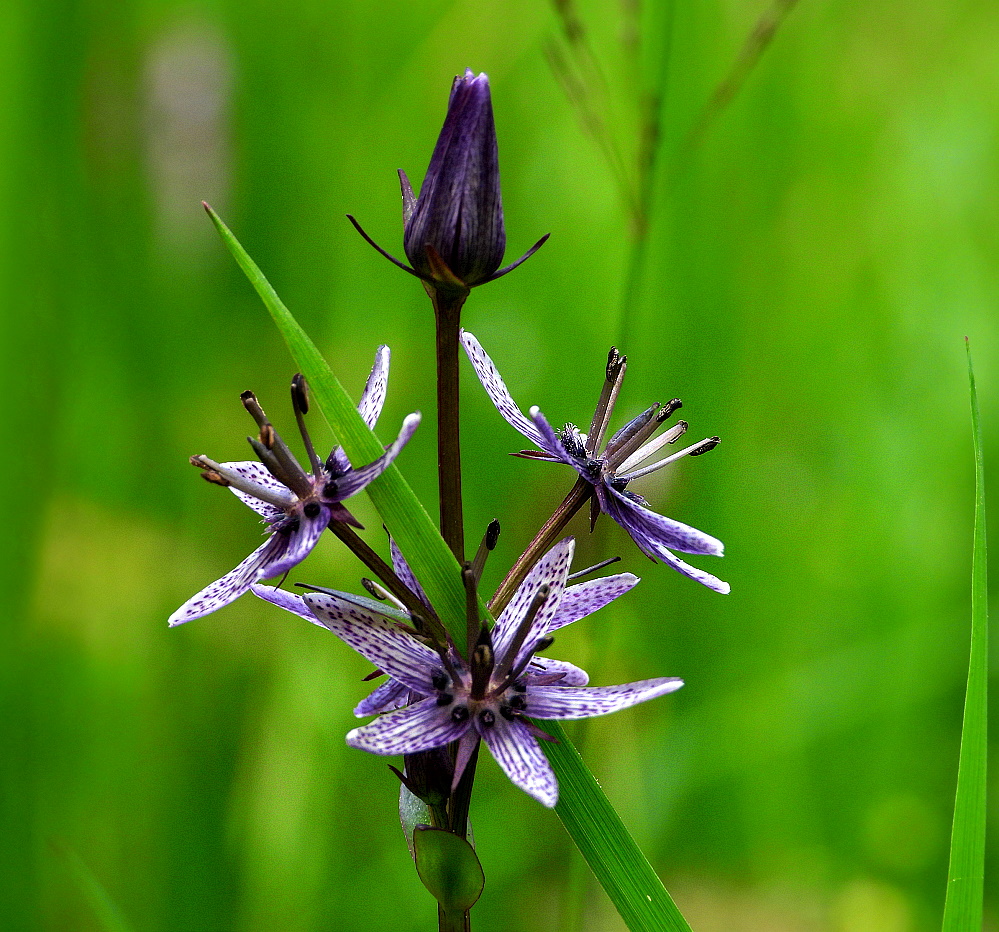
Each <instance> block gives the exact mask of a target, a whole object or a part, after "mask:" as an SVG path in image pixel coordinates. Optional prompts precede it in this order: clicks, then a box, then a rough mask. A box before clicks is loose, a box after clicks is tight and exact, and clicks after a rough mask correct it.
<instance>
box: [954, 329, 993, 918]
mask: <svg viewBox="0 0 999 932" xmlns="http://www.w3.org/2000/svg"><path fill="white" fill-rule="evenodd" d="M965 343H966V346H967V351H968V379H969V383H970V386H971V426H972V432H973V434H974V444H975V544H974V550H973V553H972V559H971V656H970V659H969V661H968V691H967V693H966V695H965V699H964V724H963V726H962V730H961V754H960V760H959V762H958V769H957V793H956V796H955V799H954V828H953V831H952V833H951V840H950V867H949V869H948V871H947V897H946V901H945V903H944V915H943V932H972V930H978V929H981V927H982V896H983V893H984V885H985V803H986V785H985V772H986V757H987V753H988V718H987V704H986V703H987V698H988V654H989V651H988V636H989V627H988V626H989V607H988V576H987V567H986V546H985V543H986V542H985V466H984V460H983V457H982V425H981V421H980V419H979V414H978V395H977V393H976V391H975V371H974V368H973V366H972V363H971V346H970V344H968V343H967V340H966V341H965Z"/></svg>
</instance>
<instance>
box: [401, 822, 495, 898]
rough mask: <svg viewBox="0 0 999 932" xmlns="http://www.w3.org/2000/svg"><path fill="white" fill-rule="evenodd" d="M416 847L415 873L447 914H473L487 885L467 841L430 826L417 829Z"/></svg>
mask: <svg viewBox="0 0 999 932" xmlns="http://www.w3.org/2000/svg"><path fill="white" fill-rule="evenodd" d="M413 843H414V845H415V847H416V872H417V873H418V874H419V875H420V880H421V881H422V882H423V886H425V887H426V888H427V889H428V890H429V891H430V893H431V895H432V896H433V898H434V899H435V900H437V902H438V903H440V904H441V906H442V907H443V908H444V911H445V912H446V913H463V912H467V911H468V910H470V909H471V908H472V907H473V906H474V905H475V902H476V900H478V898H479V897H480V896H481V895H482V887H483V886H484V885H485V882H486V878H485V874H483V873H482V865H481V864H480V863H479V859H478V857H477V856H476V854H475V849H474V848H472V846H471V845H470V844H469V843H468V842H467V841H465V839H464V838H459V837H458V836H457V835H452V834H451V833H450V832H446V831H445V830H444V829H442V828H431V827H430V826H429V825H418V826H416V830H415V831H414V832H413Z"/></svg>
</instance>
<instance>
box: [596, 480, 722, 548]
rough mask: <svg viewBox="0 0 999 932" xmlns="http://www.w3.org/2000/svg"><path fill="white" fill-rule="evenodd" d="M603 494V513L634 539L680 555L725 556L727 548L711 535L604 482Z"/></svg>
mask: <svg viewBox="0 0 999 932" xmlns="http://www.w3.org/2000/svg"><path fill="white" fill-rule="evenodd" d="M600 492H602V493H603V494H602V495H601V496H600V498H601V502H600V504H601V506H602V507H603V510H604V511H606V512H607V514H609V515H610V516H611V517H612V518H613V519H614V520H615V521H617V523H618V524H620V525H621V526H622V527H623V528H624V529H625V530H626V531H627V532H628V533H629V534H631V536H632V537H636V535H637V536H638V537H641V538H642V539H643V540H651V541H655V542H656V543H658V544H660V545H661V546H663V547H669V549H670V550H679V551H680V552H681V553H697V554H710V555H711V556H715V557H720V556H723V555H724V553H725V545H724V544H723V543H722V542H721V541H720V540H718V539H717V538H716V537H712V536H711V535H710V534H705V533H704V532H703V531H699V530H697V528H693V527H690V526H689V525H687V524H681V523H680V522H679V521H674V520H673V519H672V518H667V517H665V516H664V515H660V514H656V512H654V511H652V510H651V509H650V508H644V507H643V506H642V505H639V504H638V503H637V502H633V501H632V500H631V499H629V498H628V497H627V496H626V495H624V494H622V493H621V492H618V491H617V489H614V488H612V487H611V486H609V485H606V484H604V483H601V486H600ZM598 494H599V493H598Z"/></svg>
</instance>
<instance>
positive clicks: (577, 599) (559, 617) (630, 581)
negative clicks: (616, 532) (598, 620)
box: [548, 573, 639, 634]
mask: <svg viewBox="0 0 999 932" xmlns="http://www.w3.org/2000/svg"><path fill="white" fill-rule="evenodd" d="M638 581H639V580H638V577H637V576H635V575H633V574H631V573H618V574H617V575H616V576H601V577H600V578H599V579H588V580H587V581H586V582H582V583H579V584H578V585H575V586H569V588H568V589H566V590H565V592H564V593H562V601H561V602H559V606H558V611H557V612H556V613H555V617H554V618H553V619H552V621H551V624H550V625H549V626H548V633H549V634H550V633H551V632H552V631H556V630H558V629H559V628H564V627H565V626H566V625H571V624H572V623H573V622H574V621H579V619H580V618H585V617H586V616H587V615H592V614H593V613H594V612H595V611H597V610H598V609H601V608H603V607H604V606H605V605H607V604H609V603H610V602H613V601H614V600H615V599H616V598H617V597H618V596H621V595H624V594H625V593H626V592H627V591H628V590H629V589H632V588H633V587H634V586H636V585H637V584H638Z"/></svg>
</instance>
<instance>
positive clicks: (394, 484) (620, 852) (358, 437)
mask: <svg viewBox="0 0 999 932" xmlns="http://www.w3.org/2000/svg"><path fill="white" fill-rule="evenodd" d="M205 209H206V210H207V211H208V215H209V216H210V217H211V219H212V222H213V223H214V224H215V227H216V229H217V230H218V231H219V234H220V235H221V237H222V240H223V242H224V243H225V244H226V246H227V247H228V249H229V251H230V252H231V253H232V255H233V257H234V258H235V260H236V262H237V263H238V264H239V267H240V268H241V269H242V270H243V272H244V273H245V275H246V277H247V278H248V279H249V280H250V283H251V284H252V285H253V287H254V288H255V289H256V291H257V293H258V294H259V295H260V297H261V299H262V300H263V302H264V304H265V305H266V307H267V310H268V311H270V314H271V317H273V318H274V322H275V323H276V324H277V326H278V330H279V331H280V332H281V335H282V336H283V337H284V339H285V342H286V343H287V344H288V348H289V350H290V351H291V354H292V357H293V358H294V359H295V362H296V364H297V365H298V366H299V368H300V369H301V371H302V373H303V374H304V375H305V377H306V378H307V379H308V380H309V387H310V390H311V392H312V396H313V399H314V400H315V402H316V404H317V405H318V406H319V409H320V410H321V411H322V412H323V415H324V416H325V418H326V419H327V420H328V421H329V424H330V427H331V428H332V429H333V431H334V433H335V434H336V436H337V437H339V438H341V439H340V442H341V443H342V444H343V448H344V450H346V451H347V455H348V456H349V457H350V458H351V459H352V460H353V459H354V458H355V457H356V458H357V461H364V460H366V461H371V460H373V459H375V458H376V457H377V456H380V455H381V452H382V449H383V448H382V445H381V443H380V442H379V440H378V438H377V437H376V436H375V435H374V434H373V433H372V432H371V431H370V430H369V429H368V427H367V425H366V424H365V423H364V421H362V420H361V417H360V415H359V414H358V413H357V409H356V408H355V407H354V403H353V401H351V399H350V396H349V395H348V394H347V393H346V391H345V390H344V388H343V386H342V385H341V384H340V383H339V381H338V380H337V378H336V376H335V375H334V374H333V372H332V371H331V370H330V367H329V365H328V364H327V363H326V360H324V359H323V357H322V355H321V354H320V352H319V350H318V349H317V348H316V346H315V344H314V343H313V342H312V341H311V340H310V339H309V337H308V335H307V334H306V333H305V331H304V330H302V328H301V327H300V326H299V324H298V322H297V321H296V320H295V318H294V317H293V316H292V314H291V312H290V311H289V310H288V308H287V307H285V305H284V304H283V302H282V301H281V299H280V298H279V297H278V296H277V293H276V292H275V291H274V289H273V288H272V287H271V285H270V283H269V282H268V281H267V279H266V278H265V277H264V275H263V273H262V272H261V271H260V269H259V268H258V267H257V266H256V264H255V263H254V262H253V260H252V259H251V258H250V257H249V255H247V253H246V251H245V250H244V249H243V247H242V246H241V245H240V244H239V242H238V241H237V240H236V237H235V236H233V234H232V232H231V231H230V230H229V228H228V227H227V226H226V225H225V224H224V223H223V222H222V221H221V219H219V217H218V215H217V214H216V213H215V212H214V211H213V210H212V209H211V208H210V207H209V206H208V205H207V204H206V205H205ZM367 491H368V494H369V495H370V497H371V500H372V501H373V502H374V505H375V507H376V508H377V509H378V513H379V514H380V515H381V517H382V520H384V521H385V523H386V524H387V525H388V526H390V527H391V528H392V534H393V536H394V537H395V539H396V541H397V542H398V544H399V546H400V547H401V548H402V550H403V552H404V553H405V554H406V559H407V560H408V561H409V564H410V566H411V567H412V569H413V571H414V572H415V574H416V576H417V578H419V580H420V582H421V583H422V585H423V588H424V590H425V591H426V593H427V595H428V596H429V598H430V600H431V603H432V604H433V605H434V607H435V608H436V609H437V611H438V614H439V615H440V616H441V621H442V622H443V623H444V624H445V626H446V627H447V628H448V630H449V631H450V632H451V634H452V636H453V637H454V639H455V641H456V642H457V643H458V644H459V645H460V646H461V647H462V648H463V647H464V643H465V593H464V589H463V587H462V585H461V582H460V578H461V577H460V573H459V570H458V564H457V561H456V560H455V559H454V556H453V555H452V553H451V551H450V550H449V549H448V547H447V544H445V543H444V539H443V538H442V537H441V536H440V534H439V533H438V531H437V528H436V526H435V525H434V523H433V521H432V520H431V519H430V516H429V515H428V514H427V513H426V511H425V510H424V508H423V506H422V505H421V504H420V501H419V499H417V497H416V495H415V494H414V493H413V491H412V489H410V487H409V485H408V484H407V483H406V481H405V479H403V478H402V475H401V474H400V473H399V471H398V469H396V468H395V466H391V467H389V468H388V469H387V470H386V471H385V472H384V473H382V475H381V476H380V477H379V478H378V479H376V480H375V481H374V482H372V483H371V484H370V485H369V486H368V487H367ZM544 727H545V730H546V731H547V732H548V733H549V734H551V735H552V736H553V737H555V738H557V739H558V742H559V743H558V744H550V745H548V747H547V748H546V750H547V752H548V757H549V759H550V760H551V762H552V766H553V767H554V768H555V773H556V774H557V776H558V780H559V786H560V791H559V804H558V806H557V808H556V812H557V813H558V815H559V817H560V818H561V819H562V823H563V825H565V827H566V830H567V831H568V832H569V835H570V836H571V838H572V840H573V841H574V842H575V844H576V847H577V848H579V850H580V852H581V853H582V855H583V857H584V858H585V859H586V862H587V864H589V866H590V869H591V870H592V871H593V873H594V875H595V876H596V878H597V880H598V881H599V882H600V884H601V886H603V888H604V889H605V890H606V891H607V894H608V896H610V898H611V901H612V902H613V903H614V906H615V907H616V908H617V910H618V912H619V913H620V914H621V916H622V918H623V919H624V921H625V922H626V923H627V925H628V928H629V929H631V930H632V932H690V927H689V926H688V925H687V923H686V922H685V921H684V919H683V916H681V915H680V912H679V911H678V910H677V908H676V906H675V905H674V903H673V901H672V900H671V899H670V896H669V894H668V893H667V892H666V890H665V889H664V887H663V885H662V882H661V881H660V880H659V878H658V877H657V876H656V873H655V871H654V870H652V867H651V865H650V864H649V862H648V861H647V860H646V858H645V855H643V854H642V852H641V850H640V849H639V848H638V845H636V844H635V840H634V839H633V838H632V837H631V835H630V834H629V833H628V830H627V829H626V828H625V827H624V824H623V823H622V822H621V819H620V817H619V816H618V814H617V813H616V812H615V811H614V808H613V807H612V806H611V804H610V802H609V801H608V799H607V797H606V796H605V795H604V793H603V791H602V790H601V789H600V787H599V786H598V785H597V781H596V780H595V779H594V777H593V774H591V773H590V772H589V770H588V769H587V767H586V765H585V764H584V763H583V760H582V758H581V757H580V756H579V752H578V751H577V750H576V749H575V747H574V746H573V744H572V742H571V741H570V740H569V738H568V737H567V736H566V734H565V732H564V731H563V730H562V728H561V726H560V725H559V723H558V722H553V721H546V722H545V723H544Z"/></svg>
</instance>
